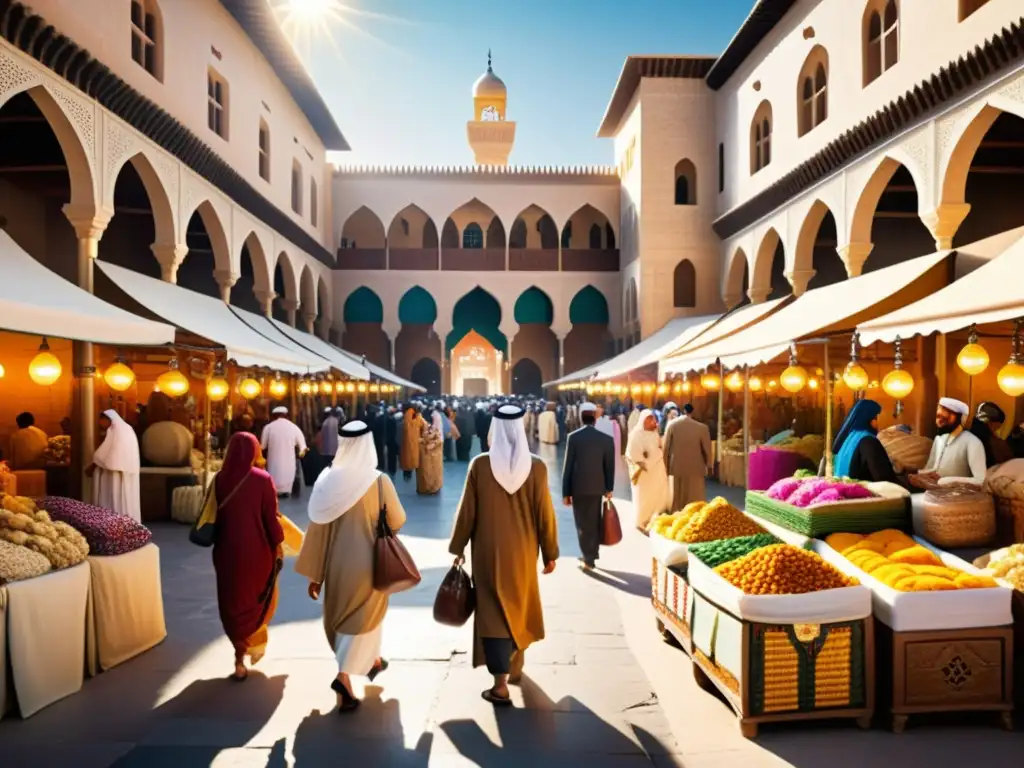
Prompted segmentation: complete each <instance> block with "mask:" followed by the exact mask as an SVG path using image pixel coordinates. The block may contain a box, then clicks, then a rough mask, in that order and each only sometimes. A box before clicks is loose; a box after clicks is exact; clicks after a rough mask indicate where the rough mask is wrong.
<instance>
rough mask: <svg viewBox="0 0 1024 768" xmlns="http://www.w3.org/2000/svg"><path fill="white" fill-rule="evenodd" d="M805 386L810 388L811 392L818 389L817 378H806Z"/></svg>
mask: <svg viewBox="0 0 1024 768" xmlns="http://www.w3.org/2000/svg"><path fill="white" fill-rule="evenodd" d="M807 388H808V389H809V390H811V391H812V392H817V391H818V380H817V379H808V380H807Z"/></svg>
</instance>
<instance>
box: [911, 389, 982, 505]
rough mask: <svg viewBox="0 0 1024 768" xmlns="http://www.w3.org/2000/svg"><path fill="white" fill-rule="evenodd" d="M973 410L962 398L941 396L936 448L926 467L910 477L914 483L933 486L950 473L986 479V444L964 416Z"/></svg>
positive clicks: (975, 480)
mask: <svg viewBox="0 0 1024 768" xmlns="http://www.w3.org/2000/svg"><path fill="white" fill-rule="evenodd" d="M969 412H970V410H969V409H968V407H967V403H964V402H961V401H960V400H955V399H953V398H952V397H943V398H942V399H941V400H939V407H938V408H937V409H936V413H935V427H936V431H937V434H936V436H935V441H934V442H933V443H932V452H931V455H930V456H929V457H928V464H927V465H926V466H925V468H924V469H922V470H921V471H920V472H919V473H917V474H916V475H911V476H910V477H909V480H910V483H911V484H912V485H914V486H916V487H918V488H930V487H933V486H934V485H935V484H936V483H938V481H939V480H940V479H941V478H947V477H952V478H962V479H963V480H966V481H968V482H971V483H976V484H978V485H981V484H982V483H983V482H985V472H986V470H987V467H986V465H985V446H984V444H982V442H981V440H979V439H978V438H977V437H976V436H975V435H973V434H972V433H970V432H968V431H967V430H966V429H964V419H965V418H967V414H968V413H969Z"/></svg>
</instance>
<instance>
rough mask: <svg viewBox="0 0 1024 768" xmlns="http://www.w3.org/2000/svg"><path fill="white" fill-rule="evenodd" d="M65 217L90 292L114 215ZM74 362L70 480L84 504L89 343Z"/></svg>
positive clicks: (89, 437)
mask: <svg viewBox="0 0 1024 768" xmlns="http://www.w3.org/2000/svg"><path fill="white" fill-rule="evenodd" d="M63 210H64V215H65V216H67V219H68V221H70V222H71V226H73V227H74V229H75V236H76V237H77V238H78V287H79V288H81V289H82V290H84V291H87V292H88V293H92V292H93V271H94V267H95V262H96V259H97V257H98V256H99V246H100V238H101V237H103V232H104V231H105V230H106V228H107V224H109V223H110V219H111V216H112V215H113V211H102V212H98V211H95V210H89V211H85V212H83V211H80V210H76V209H75V208H74V207H73V206H71V205H66V206H64V209H63ZM72 355H73V358H74V361H73V369H74V376H75V386H74V389H75V398H74V404H73V406H72V408H73V410H74V411H75V412H76V413H75V416H77V419H76V418H75V417H74V416H72V423H74V424H77V426H78V427H79V429H78V430H77V434H76V435H74V436H73V443H72V447H71V456H72V461H74V468H73V474H72V477H73V478H74V479H75V480H76V483H75V484H76V485H78V488H79V495H80V497H81V498H82V499H83V500H85V501H91V500H92V479H91V478H88V477H86V476H85V468H86V467H88V466H89V464H91V463H92V455H93V452H94V451H95V450H96V391H95V381H96V376H95V374H96V367H95V359H94V357H93V346H92V342H89V341H76V342H74V345H73V347H72Z"/></svg>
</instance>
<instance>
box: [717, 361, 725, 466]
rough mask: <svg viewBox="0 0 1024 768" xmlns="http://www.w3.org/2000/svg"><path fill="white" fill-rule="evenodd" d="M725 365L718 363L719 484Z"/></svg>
mask: <svg viewBox="0 0 1024 768" xmlns="http://www.w3.org/2000/svg"><path fill="white" fill-rule="evenodd" d="M724 397H725V363H723V362H722V361H721V360H719V361H718V429H717V430H716V435H715V438H716V440H715V475H716V476H718V479H719V482H721V470H722V436H723V435H724V434H725V427H724V425H723V423H722V421H723V419H724V418H725V400H724Z"/></svg>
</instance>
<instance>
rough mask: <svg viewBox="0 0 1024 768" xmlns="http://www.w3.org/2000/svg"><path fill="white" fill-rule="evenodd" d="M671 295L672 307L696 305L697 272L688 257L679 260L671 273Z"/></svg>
mask: <svg viewBox="0 0 1024 768" xmlns="http://www.w3.org/2000/svg"><path fill="white" fill-rule="evenodd" d="M672 296H673V302H672V306H674V307H677V308H678V307H687V308H688V307H696V306H697V272H696V270H695V269H694V268H693V262H692V261H690V260H689V259H683V260H682V261H680V262H679V264H677V265H676V269H675V272H673V273H672Z"/></svg>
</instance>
